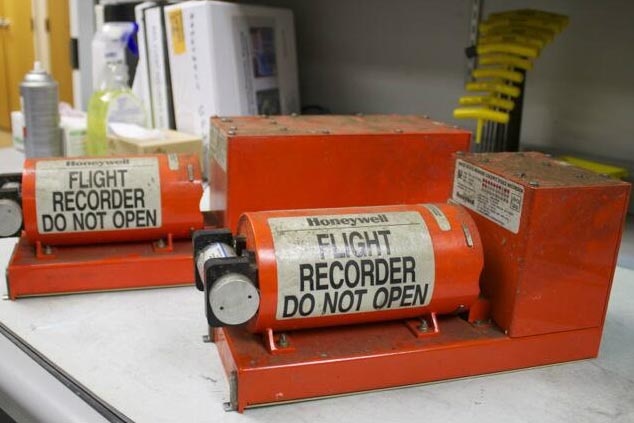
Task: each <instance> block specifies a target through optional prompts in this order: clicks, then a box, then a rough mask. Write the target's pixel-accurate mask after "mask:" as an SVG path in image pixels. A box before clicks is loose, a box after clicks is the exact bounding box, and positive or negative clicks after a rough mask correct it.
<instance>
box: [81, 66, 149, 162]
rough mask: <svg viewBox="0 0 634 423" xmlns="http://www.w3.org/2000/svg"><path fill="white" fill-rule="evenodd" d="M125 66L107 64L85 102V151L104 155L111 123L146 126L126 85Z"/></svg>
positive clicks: (142, 114)
mask: <svg viewBox="0 0 634 423" xmlns="http://www.w3.org/2000/svg"><path fill="white" fill-rule="evenodd" d="M127 79H128V70H127V66H126V65H121V64H116V65H109V66H108V70H107V72H106V76H105V77H104V80H103V83H102V84H101V87H100V89H99V90H97V91H95V92H94V93H93V95H92V97H90V102H89V103H88V124H87V134H86V154H88V155H89V156H103V155H107V154H108V131H109V129H108V125H109V124H110V123H112V122H117V123H129V124H136V125H139V126H143V127H146V126H147V116H146V114H145V108H144V107H143V104H142V103H141V101H140V100H139V99H138V98H137V97H136V96H135V95H134V93H133V92H132V90H131V89H130V87H129V86H128V82H127Z"/></svg>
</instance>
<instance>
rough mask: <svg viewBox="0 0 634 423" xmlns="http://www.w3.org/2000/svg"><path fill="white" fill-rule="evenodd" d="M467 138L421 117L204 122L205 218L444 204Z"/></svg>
mask: <svg viewBox="0 0 634 423" xmlns="http://www.w3.org/2000/svg"><path fill="white" fill-rule="evenodd" d="M469 139H470V134H469V132H467V131H464V130H460V129H456V128H453V127H449V126H446V125H444V124H441V123H439V122H435V121H432V120H429V119H427V118H425V117H421V116H395V115H375V116H276V117H263V116H261V117H257V116H251V117H246V116H245V117H233V118H212V119H211V136H210V158H209V160H210V166H209V168H210V188H211V197H210V198H211V200H210V206H211V210H212V211H213V212H214V214H215V215H216V217H217V220H218V222H217V225H218V226H219V227H227V228H230V229H231V230H232V231H234V232H235V230H236V229H237V224H238V218H239V217H240V215H241V214H242V213H244V212H248V211H264V210H280V209H281V210H284V209H307V208H322V207H351V206H372V205H389V204H413V203H422V202H444V201H446V200H447V198H449V196H450V194H451V184H452V179H453V175H452V173H451V167H452V163H453V158H452V156H453V154H454V153H455V152H458V151H468V150H469Z"/></svg>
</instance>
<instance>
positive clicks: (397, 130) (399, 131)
mask: <svg viewBox="0 0 634 423" xmlns="http://www.w3.org/2000/svg"><path fill="white" fill-rule="evenodd" d="M394 132H396V133H397V134H402V133H403V130H402V129H395V130H394Z"/></svg>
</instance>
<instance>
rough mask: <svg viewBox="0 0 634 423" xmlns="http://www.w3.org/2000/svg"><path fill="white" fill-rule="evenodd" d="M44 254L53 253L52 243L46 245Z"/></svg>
mask: <svg viewBox="0 0 634 423" xmlns="http://www.w3.org/2000/svg"><path fill="white" fill-rule="evenodd" d="M44 254H46V255H47V256H50V255H51V254H53V249H52V248H51V246H50V245H45V246H44Z"/></svg>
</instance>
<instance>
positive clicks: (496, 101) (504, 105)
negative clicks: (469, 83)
mask: <svg viewBox="0 0 634 423" xmlns="http://www.w3.org/2000/svg"><path fill="white" fill-rule="evenodd" d="M458 104H460V105H461V106H488V107H495V108H498V109H504V110H505V111H511V110H513V108H514V107H515V103H514V102H513V101H512V100H507V99H505V98H500V97H496V96H494V95H466V96H463V97H460V99H458Z"/></svg>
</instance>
